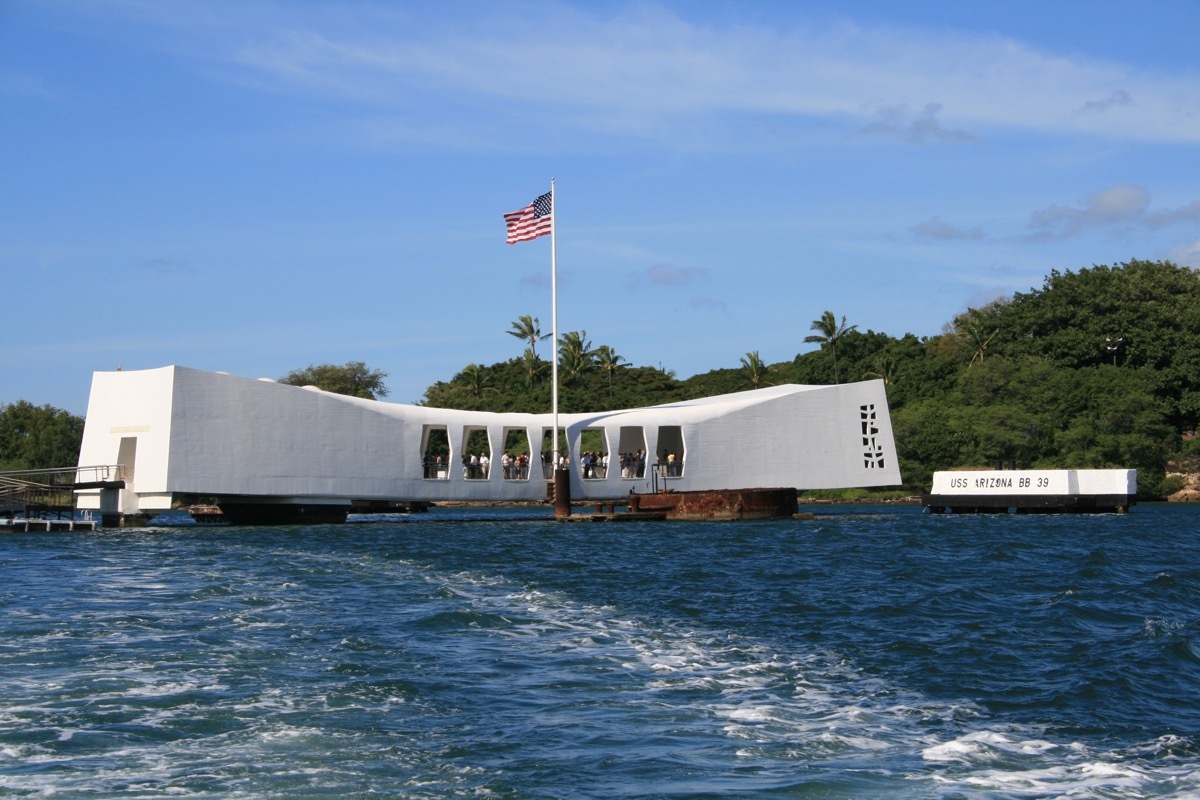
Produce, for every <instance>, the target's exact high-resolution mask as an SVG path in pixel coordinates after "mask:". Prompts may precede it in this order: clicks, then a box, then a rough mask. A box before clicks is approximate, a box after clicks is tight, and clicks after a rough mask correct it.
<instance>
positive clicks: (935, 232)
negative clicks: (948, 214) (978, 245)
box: [909, 217, 983, 241]
mask: <svg viewBox="0 0 1200 800" xmlns="http://www.w3.org/2000/svg"><path fill="white" fill-rule="evenodd" d="M909 230H910V231H912V234H913V236H915V237H917V238H918V239H940V240H943V241H951V240H955V239H982V238H983V230H982V229H980V228H958V227H955V226H953V225H951V224H949V223H947V222H943V221H942V220H941V219H940V218H938V217H930V218H929V219H927V220H925V221H924V222H922V223H919V224H917V225H914V226H912V227H911V228H909Z"/></svg>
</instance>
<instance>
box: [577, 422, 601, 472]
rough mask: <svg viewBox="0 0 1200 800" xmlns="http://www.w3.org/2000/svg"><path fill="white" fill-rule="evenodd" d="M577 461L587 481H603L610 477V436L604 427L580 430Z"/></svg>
mask: <svg viewBox="0 0 1200 800" xmlns="http://www.w3.org/2000/svg"><path fill="white" fill-rule="evenodd" d="M575 463H576V465H577V466H578V467H579V474H580V475H581V476H582V477H583V479H584V480H585V481H602V480H604V479H606V478H607V477H608V464H609V457H608V437H606V436H605V435H604V429H603V428H584V429H583V431H581V432H580V436H579V458H577V459H575Z"/></svg>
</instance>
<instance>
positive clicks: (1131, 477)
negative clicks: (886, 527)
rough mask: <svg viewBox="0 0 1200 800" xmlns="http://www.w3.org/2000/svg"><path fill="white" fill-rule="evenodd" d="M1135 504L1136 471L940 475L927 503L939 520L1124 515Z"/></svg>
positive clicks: (1101, 470)
mask: <svg viewBox="0 0 1200 800" xmlns="http://www.w3.org/2000/svg"><path fill="white" fill-rule="evenodd" d="M1136 500H1137V470H1136V469H1024V470H971V471H963V472H935V473H934V474H933V489H932V490H931V491H930V493H929V494H927V495H925V496H924V497H923V498H922V503H923V504H924V506H925V507H926V508H927V509H929V511H930V512H932V513H934V514H942V513H951V514H994V513H1005V512H1008V511H1015V512H1016V513H1018V514H1033V513H1103V512H1108V513H1124V512H1126V511H1128V510H1129V509H1130V507H1131V506H1133V505H1134V503H1135V502H1136Z"/></svg>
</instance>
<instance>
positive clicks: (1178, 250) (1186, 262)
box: [1167, 239, 1200, 269]
mask: <svg viewBox="0 0 1200 800" xmlns="http://www.w3.org/2000/svg"><path fill="white" fill-rule="evenodd" d="M1167 258H1168V259H1169V260H1171V261H1174V262H1175V263H1176V264H1181V265H1183V266H1185V267H1192V268H1193V269H1200V239H1197V240H1196V241H1194V242H1188V243H1185V244H1181V245H1178V246H1176V247H1173V248H1171V250H1170V252H1168V253H1167Z"/></svg>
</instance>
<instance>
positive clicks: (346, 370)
mask: <svg viewBox="0 0 1200 800" xmlns="http://www.w3.org/2000/svg"><path fill="white" fill-rule="evenodd" d="M386 377H387V373H386V372H380V371H379V370H370V369H367V365H366V364H364V363H363V362H361V361H347V362H346V363H345V364H344V365H342V366H340V367H339V366H337V365H335V364H318V365H316V366H313V365H312V364H309V365H308V366H307V367H305V368H304V369H301V370H293V371H292V372H289V373H288V374H287V375H286V376H284V377H283V378H280V379H279V382H280V383H286V384H290V385H292V386H316V387H317V388H318V389H324V390H325V391H327V392H333V393H334V394H344V395H349V396H350V397H362V398H365V399H367V400H378V399H379V398H381V397H387V393H388V390H387V387H386V386H384V385H383V379H384V378H386Z"/></svg>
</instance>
